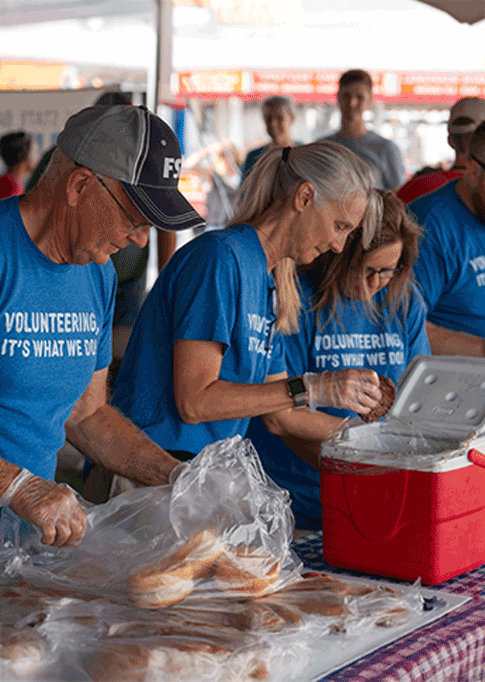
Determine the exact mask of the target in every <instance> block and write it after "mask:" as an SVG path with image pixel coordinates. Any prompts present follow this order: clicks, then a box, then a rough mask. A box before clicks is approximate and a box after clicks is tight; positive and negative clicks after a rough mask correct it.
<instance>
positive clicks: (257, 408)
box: [176, 379, 293, 424]
mask: <svg viewBox="0 0 485 682" xmlns="http://www.w3.org/2000/svg"><path fill="white" fill-rule="evenodd" d="M176 404H177V409H178V412H179V414H180V416H181V418H182V419H183V421H184V422H186V423H187V424H199V423H202V422H208V421H218V420H220V419H245V418H247V417H258V416H260V415H262V414H266V413H269V412H277V411H279V410H284V409H285V408H289V407H291V406H292V405H293V398H292V397H291V396H290V395H289V393H288V386H287V383H286V379H280V380H278V381H272V382H269V383H265V384H237V383H233V382H227V381H220V380H217V381H214V382H213V383H211V384H209V385H208V386H205V387H204V388H203V389H200V390H196V389H195V388H194V390H193V391H184V392H183V395H181V396H179V399H178V400H177V399H176Z"/></svg>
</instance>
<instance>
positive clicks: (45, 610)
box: [0, 437, 422, 682]
mask: <svg viewBox="0 0 485 682" xmlns="http://www.w3.org/2000/svg"><path fill="white" fill-rule="evenodd" d="M85 508H86V513H87V517H88V526H87V531H86V535H85V538H84V539H83V541H82V543H81V544H80V545H78V546H77V547H68V548H60V549H59V548H54V547H47V546H45V545H42V544H41V542H40V533H39V532H38V531H37V530H36V529H35V528H32V527H30V528H25V524H23V523H21V521H20V519H18V517H15V515H14V514H12V513H10V512H9V511H8V510H4V516H3V518H2V524H3V525H4V535H5V536H6V538H7V542H6V543H5V546H4V548H3V549H2V550H0V559H1V560H2V562H3V577H2V580H3V583H4V589H3V591H2V592H1V593H0V641H1V645H0V673H1V679H2V682H11V680H18V679H19V678H20V679H24V680H28V681H29V682H34V681H35V682H65V681H66V682H67V680H69V681H74V680H75V681H76V682H165V681H167V682H175V681H177V682H182V681H184V682H196V681H197V682H200V681H206V680H207V681H209V680H210V681H211V682H236V681H243V680H246V681H247V682H252V681H253V680H261V679H267V680H272V681H276V680H278V682H286V681H287V680H288V681H289V680H292V679H298V680H304V679H305V670H310V669H311V667H312V662H314V659H315V655H316V654H317V653H318V655H319V656H323V655H324V647H325V646H327V647H328V646H332V647H333V646H338V647H343V648H345V646H346V641H347V639H348V638H355V636H365V633H366V632H372V631H374V630H375V629H376V628H382V627H386V628H387V627H389V628H392V627H396V626H398V625H402V623H403V622H406V621H408V622H409V621H412V620H413V619H418V618H419V615H420V614H421V612H422V597H421V593H420V590H419V588H418V587H417V586H407V587H404V588H403V589H399V590H394V589H390V588H387V587H384V586H380V585H378V584H375V583H374V584H372V585H371V586H369V585H367V584H366V583H365V581H362V582H357V583H355V582H350V583H346V582H345V581H340V580H339V579H337V578H332V577H331V576H325V575H324V574H320V573H315V574H306V573H305V571H304V569H303V566H302V564H301V561H300V560H299V559H298V557H297V555H296V554H295V553H294V552H293V551H292V549H291V547H290V542H291V540H292V536H293V527H294V524H293V516H292V514H291V509H290V504H289V494H288V493H287V491H285V490H282V489H281V488H279V487H278V486H276V485H275V484H274V483H273V482H272V481H271V480H270V479H269V478H268V477H267V476H266V474H265V473H264V471H263V470H262V468H261V464H260V462H259V458H258V456H257V453H256V452H255V450H254V448H253V446H252V445H251V443H250V442H249V441H247V440H242V439H241V438H240V437H236V438H233V439H227V440H225V441H219V442H217V443H214V444H212V445H210V446H208V447H206V448H205V449H204V450H203V451H202V452H201V453H200V454H199V455H198V456H197V457H196V458H195V459H194V460H192V461H191V462H190V463H189V464H188V465H187V467H185V468H184V469H183V470H182V472H181V474H180V475H179V477H178V478H177V480H176V481H175V483H174V484H173V485H170V486H162V487H155V488H143V489H137V490H134V491H132V492H130V493H125V494H123V495H120V496H119V497H117V498H114V499H113V500H110V501H109V502H107V503H105V504H103V505H99V506H92V505H85ZM7 525H8V532H7ZM167 575H168V577H169V578H170V580H172V579H173V581H174V584H176V585H177V590H178V588H179V586H180V583H182V587H183V588H184V590H185V592H184V593H183V595H182V593H181V592H177V591H173V592H172V591H171V589H172V588H171V585H172V583H171V582H170V581H169V582H167ZM236 578H237V579H236ZM160 584H161V585H162V586H163V587H162V589H160V588H159V587H158V586H159V585H160ZM140 585H141V586H142V587H140ZM134 586H135V589H134ZM142 589H146V590H147V591H148V592H150V599H148V600H147V602H146V603H147V604H149V607H143V606H140V591H141V590H142ZM182 592H183V591H182ZM167 594H168V596H169V598H170V599H169V601H170V600H172V601H171V603H169V605H165V606H164V607H159V608H158V607H157V606H156V604H157V603H161V602H166V600H167ZM142 603H144V602H142ZM322 647H323V648H322Z"/></svg>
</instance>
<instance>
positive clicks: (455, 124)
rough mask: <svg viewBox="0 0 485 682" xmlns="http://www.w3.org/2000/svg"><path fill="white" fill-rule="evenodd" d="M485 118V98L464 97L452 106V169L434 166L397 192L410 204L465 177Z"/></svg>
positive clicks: (450, 130) (449, 139) (416, 176)
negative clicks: (474, 139)
mask: <svg viewBox="0 0 485 682" xmlns="http://www.w3.org/2000/svg"><path fill="white" fill-rule="evenodd" d="M482 121H485V99H482V98H481V97H464V98H463V99H460V100H458V102H456V103H455V104H454V105H453V106H452V107H451V109H450V118H449V120H448V144H449V145H450V147H451V148H452V149H453V150H454V152H455V160H454V162H453V165H452V167H451V168H450V169H449V170H443V169H430V172H428V173H426V174H420V175H416V174H415V176H414V177H413V178H411V180H409V181H408V182H406V183H405V184H404V185H403V186H402V187H401V188H400V189H399V190H398V191H397V195H398V197H399V198H400V199H402V200H403V201H404V203H405V204H409V203H410V202H411V201H414V199H417V198H418V197H421V196H423V194H428V193H429V192H433V191H434V190H435V189H438V187H441V186H442V185H444V184H445V183H446V182H449V181H450V180H455V179H456V178H461V177H462V176H463V173H464V172H465V168H466V163H467V157H468V145H469V144H470V140H471V138H472V135H473V133H474V131H475V130H476V128H477V126H479V125H480V123H482Z"/></svg>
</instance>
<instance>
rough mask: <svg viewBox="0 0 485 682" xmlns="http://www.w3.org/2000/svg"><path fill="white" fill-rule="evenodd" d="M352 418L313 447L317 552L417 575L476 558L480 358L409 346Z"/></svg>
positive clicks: (484, 410)
mask: <svg viewBox="0 0 485 682" xmlns="http://www.w3.org/2000/svg"><path fill="white" fill-rule="evenodd" d="M355 424H356V425H354V422H353V421H352V422H350V425H349V427H348V428H347V429H345V430H343V431H342V433H341V434H340V435H339V436H338V437H337V438H336V439H334V440H332V441H329V442H325V443H322V447H321V454H320V463H321V500H322V529H323V556H324V559H325V561H326V562H327V563H328V564H330V565H332V566H338V567H342V568H349V569H352V570H356V571H362V572H366V573H372V574H376V575H380V576H388V577H393V578H400V579H403V580H410V581H414V580H416V579H417V578H421V581H422V583H423V584H425V585H437V584H439V583H442V582H444V581H445V580H449V579H450V578H453V577H454V576H456V575H460V574H462V573H466V572H467V571H470V570H472V569H474V568H478V567H479V566H481V565H482V564H484V563H485V468H483V467H485V455H482V452H483V453H485V359H481V358H469V357H460V356H449V357H448V356H430V355H420V356H416V357H415V358H413V360H412V361H411V362H410V363H409V365H408V367H407V368H406V370H405V372H404V374H403V376H402V377H401V380H400V381H399V392H398V394H397V397H396V400H395V402H394V405H393V407H392V408H391V410H390V411H389V413H388V414H387V415H386V417H385V419H384V420H382V421H380V422H374V423H371V424H365V423H362V424H361V423H358V424H357V422H355ZM340 472H347V473H340Z"/></svg>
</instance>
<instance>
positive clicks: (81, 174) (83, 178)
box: [66, 168, 93, 206]
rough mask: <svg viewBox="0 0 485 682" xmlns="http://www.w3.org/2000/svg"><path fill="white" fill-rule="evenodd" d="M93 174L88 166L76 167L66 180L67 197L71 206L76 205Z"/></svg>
mask: <svg viewBox="0 0 485 682" xmlns="http://www.w3.org/2000/svg"><path fill="white" fill-rule="evenodd" d="M92 177H93V174H92V173H91V171H90V170H89V169H88V168H74V169H73V170H72V171H71V172H70V173H69V176H68V178H67V181H66V199H67V203H68V205H69V206H76V204H77V203H78V201H79V199H80V197H81V194H82V193H83V192H84V191H85V189H86V186H87V185H88V183H89V182H90V181H91V179H92Z"/></svg>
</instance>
